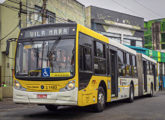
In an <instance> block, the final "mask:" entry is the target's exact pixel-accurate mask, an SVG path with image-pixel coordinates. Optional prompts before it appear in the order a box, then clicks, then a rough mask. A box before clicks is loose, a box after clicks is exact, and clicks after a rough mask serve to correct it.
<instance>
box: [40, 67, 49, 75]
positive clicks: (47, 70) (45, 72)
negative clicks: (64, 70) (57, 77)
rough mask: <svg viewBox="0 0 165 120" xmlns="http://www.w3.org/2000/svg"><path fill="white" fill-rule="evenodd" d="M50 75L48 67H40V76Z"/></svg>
mask: <svg viewBox="0 0 165 120" xmlns="http://www.w3.org/2000/svg"><path fill="white" fill-rule="evenodd" d="M49 76H50V68H42V77H49Z"/></svg>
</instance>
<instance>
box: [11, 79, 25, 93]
mask: <svg viewBox="0 0 165 120" xmlns="http://www.w3.org/2000/svg"><path fill="white" fill-rule="evenodd" d="M14 88H15V89H17V90H22V91H26V88H24V87H22V86H21V84H20V83H19V82H18V81H17V80H15V81H14Z"/></svg>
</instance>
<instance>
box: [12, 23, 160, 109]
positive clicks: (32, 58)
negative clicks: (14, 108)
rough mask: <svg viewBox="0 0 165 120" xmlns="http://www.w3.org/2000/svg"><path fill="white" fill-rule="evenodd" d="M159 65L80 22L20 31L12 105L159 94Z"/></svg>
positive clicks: (97, 102)
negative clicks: (13, 103)
mask: <svg viewBox="0 0 165 120" xmlns="http://www.w3.org/2000/svg"><path fill="white" fill-rule="evenodd" d="M156 69H157V63H156V61H155V60H153V59H151V58H149V57H147V56H145V55H142V54H138V53H136V52H135V51H134V50H132V49H130V48H127V47H125V46H124V45H121V44H119V43H117V42H114V41H112V40H111V39H109V38H107V37H105V36H103V35H101V34H99V33H97V32H94V31H92V30H90V29H88V28H86V27H84V26H82V25H79V24H76V23H67V24H66V23H65V24H64V23H63V24H46V25H39V26H33V27H28V28H24V29H21V31H20V35H19V38H18V40H17V47H16V55H15V72H14V75H13V76H14V81H13V82H14V87H13V91H14V92H13V101H14V102H15V103H34V104H39V105H45V107H46V108H47V109H48V110H50V111H54V110H56V109H57V108H58V106H63V105H67V106H68V105H69V106H88V105H93V106H94V108H95V110H96V111H98V112H101V111H103V110H104V107H105V103H106V102H111V101H116V100H121V99H128V100H129V101H130V102H133V100H134V97H136V96H142V95H146V94H150V95H151V96H153V95H154V93H155V92H156V91H157V90H158V89H157V88H158V87H157V86H158V78H157V73H156V72H157V70H156Z"/></svg>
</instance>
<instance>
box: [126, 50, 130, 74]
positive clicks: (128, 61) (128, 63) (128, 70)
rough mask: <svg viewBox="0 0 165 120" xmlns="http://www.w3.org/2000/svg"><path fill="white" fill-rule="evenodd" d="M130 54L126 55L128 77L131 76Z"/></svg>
mask: <svg viewBox="0 0 165 120" xmlns="http://www.w3.org/2000/svg"><path fill="white" fill-rule="evenodd" d="M129 57H130V56H129V53H126V76H130V58H129Z"/></svg>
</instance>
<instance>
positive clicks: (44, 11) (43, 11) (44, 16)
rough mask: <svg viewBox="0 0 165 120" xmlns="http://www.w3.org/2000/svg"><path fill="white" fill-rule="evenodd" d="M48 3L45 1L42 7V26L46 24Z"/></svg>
mask: <svg viewBox="0 0 165 120" xmlns="http://www.w3.org/2000/svg"><path fill="white" fill-rule="evenodd" d="M46 2H47V0H43V5H42V24H45V23H46Z"/></svg>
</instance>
